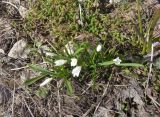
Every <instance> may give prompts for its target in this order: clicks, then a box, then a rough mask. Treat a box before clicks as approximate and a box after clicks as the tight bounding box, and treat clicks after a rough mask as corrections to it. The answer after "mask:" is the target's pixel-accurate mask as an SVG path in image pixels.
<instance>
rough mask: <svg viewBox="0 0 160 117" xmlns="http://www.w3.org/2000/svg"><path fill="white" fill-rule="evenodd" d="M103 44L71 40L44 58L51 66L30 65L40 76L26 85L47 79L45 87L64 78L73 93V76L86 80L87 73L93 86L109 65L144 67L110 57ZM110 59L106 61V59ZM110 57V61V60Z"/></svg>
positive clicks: (65, 84)
mask: <svg viewBox="0 0 160 117" xmlns="http://www.w3.org/2000/svg"><path fill="white" fill-rule="evenodd" d="M103 50H105V49H104V47H103V45H102V44H98V46H97V47H94V46H92V45H90V44H89V43H82V44H80V45H79V44H76V43H73V42H71V41H70V42H69V43H67V44H66V45H65V47H64V48H62V49H61V50H60V52H58V50H56V51H54V53H56V54H54V55H55V56H51V57H46V58H44V60H45V62H47V63H48V64H49V65H50V66H51V67H50V68H48V69H47V68H42V67H40V66H37V65H30V66H29V67H30V68H31V69H33V70H34V71H37V72H40V73H41V74H40V76H38V77H35V78H32V79H30V80H27V81H26V82H25V84H26V85H32V84H33V83H35V82H37V81H39V80H42V79H44V78H46V77H47V79H46V80H45V81H44V82H42V83H41V84H40V87H44V86H45V85H46V84H48V83H49V82H51V80H53V79H58V78H61V79H64V86H65V87H66V88H67V91H68V94H72V93H73V88H72V83H71V81H72V78H74V77H75V78H76V77H78V79H77V80H79V81H82V80H85V78H86V77H87V75H90V78H91V80H92V82H93V86H94V85H95V84H96V80H97V77H98V76H99V75H100V73H101V72H100V71H102V70H103V69H104V68H106V67H107V66H112V65H116V66H121V67H142V66H143V65H141V64H137V63H121V61H122V60H121V59H119V57H117V58H116V59H113V58H110V55H106V52H105V51H103ZM106 59H107V60H108V61H105V60H106ZM109 59H110V61H109ZM104 61H105V62H104Z"/></svg>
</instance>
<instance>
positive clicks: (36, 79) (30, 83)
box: [24, 75, 45, 85]
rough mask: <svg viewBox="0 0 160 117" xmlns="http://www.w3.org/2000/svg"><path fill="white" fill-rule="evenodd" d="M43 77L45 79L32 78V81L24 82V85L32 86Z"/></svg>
mask: <svg viewBox="0 0 160 117" xmlns="http://www.w3.org/2000/svg"><path fill="white" fill-rule="evenodd" d="M44 77H45V75H41V76H37V77H34V78H32V79H29V80H26V81H25V82H24V84H25V85H32V84H33V83H35V82H37V81H38V80H40V79H42V78H44Z"/></svg>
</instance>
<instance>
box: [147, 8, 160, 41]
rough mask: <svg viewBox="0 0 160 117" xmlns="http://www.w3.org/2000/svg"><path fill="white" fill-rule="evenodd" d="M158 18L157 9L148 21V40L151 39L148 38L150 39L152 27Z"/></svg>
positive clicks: (159, 14)
mask: <svg viewBox="0 0 160 117" xmlns="http://www.w3.org/2000/svg"><path fill="white" fill-rule="evenodd" d="M159 19H160V9H157V10H156V11H155V13H154V15H153V17H152V18H151V20H150V22H149V26H148V28H147V29H148V30H147V36H148V37H147V38H148V39H149V41H151V40H150V39H152V37H153V31H154V28H155V26H156V24H157V22H158V20H159Z"/></svg>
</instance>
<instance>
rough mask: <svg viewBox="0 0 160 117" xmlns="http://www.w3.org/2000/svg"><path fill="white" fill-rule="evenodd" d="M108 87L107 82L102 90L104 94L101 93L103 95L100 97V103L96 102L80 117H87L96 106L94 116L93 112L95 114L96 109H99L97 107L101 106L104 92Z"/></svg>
mask: <svg viewBox="0 0 160 117" xmlns="http://www.w3.org/2000/svg"><path fill="white" fill-rule="evenodd" d="M108 86H109V82H108V84H107V86H106V88H105V89H104V92H103V95H102V97H101V99H100V101H98V102H97V103H96V104H95V105H92V106H91V107H90V108H89V109H88V110H87V112H86V113H84V114H83V116H82V117H86V116H87V115H88V114H89V113H90V112H91V111H92V109H93V108H94V107H95V106H96V105H97V106H96V109H95V111H94V114H95V112H96V111H97V109H98V108H99V105H100V104H101V102H102V100H103V98H104V96H105V95H106V92H107V89H108Z"/></svg>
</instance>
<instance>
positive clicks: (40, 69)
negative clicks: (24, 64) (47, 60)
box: [29, 65, 53, 74]
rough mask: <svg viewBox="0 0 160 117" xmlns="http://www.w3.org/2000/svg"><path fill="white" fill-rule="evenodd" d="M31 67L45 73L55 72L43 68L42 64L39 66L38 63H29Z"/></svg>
mask: <svg viewBox="0 0 160 117" xmlns="http://www.w3.org/2000/svg"><path fill="white" fill-rule="evenodd" d="M29 67H30V68H31V69H33V70H34V71H37V72H41V73H43V74H53V72H51V71H49V70H47V69H44V68H42V67H40V66H37V65H29Z"/></svg>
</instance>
